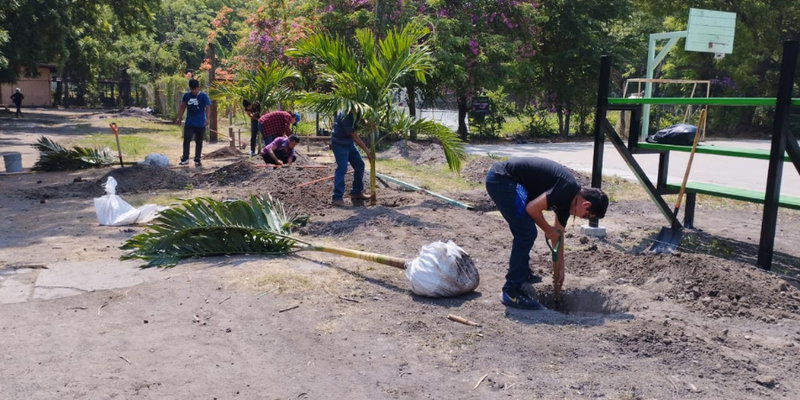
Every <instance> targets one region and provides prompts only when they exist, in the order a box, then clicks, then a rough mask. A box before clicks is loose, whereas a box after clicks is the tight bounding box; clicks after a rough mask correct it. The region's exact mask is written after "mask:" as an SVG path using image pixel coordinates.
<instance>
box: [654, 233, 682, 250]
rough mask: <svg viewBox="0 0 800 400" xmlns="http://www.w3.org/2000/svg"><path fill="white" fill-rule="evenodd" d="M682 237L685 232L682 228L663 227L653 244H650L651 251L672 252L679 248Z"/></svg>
mask: <svg viewBox="0 0 800 400" xmlns="http://www.w3.org/2000/svg"><path fill="white" fill-rule="evenodd" d="M682 238H683V232H682V231H681V230H680V229H673V228H667V227H663V228H661V232H659V233H658V236H657V237H656V240H655V242H653V245H652V246H650V252H651V253H653V254H672V253H674V252H675V250H677V248H678V244H679V243H680V242H681V239H682Z"/></svg>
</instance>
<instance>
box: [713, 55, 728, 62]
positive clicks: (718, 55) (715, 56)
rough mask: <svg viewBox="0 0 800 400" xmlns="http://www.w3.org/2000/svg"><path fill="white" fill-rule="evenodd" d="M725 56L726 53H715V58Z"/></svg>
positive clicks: (720, 58)
mask: <svg viewBox="0 0 800 400" xmlns="http://www.w3.org/2000/svg"><path fill="white" fill-rule="evenodd" d="M723 58H725V53H714V59H715V60H717V61H719V60H722V59H723Z"/></svg>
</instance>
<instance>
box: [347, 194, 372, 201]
mask: <svg viewBox="0 0 800 400" xmlns="http://www.w3.org/2000/svg"><path fill="white" fill-rule="evenodd" d="M350 198H351V199H353V200H369V199H371V197H370V196H369V195H368V194H364V192H361V193H358V194H351V195H350Z"/></svg>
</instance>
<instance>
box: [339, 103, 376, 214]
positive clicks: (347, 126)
mask: <svg viewBox="0 0 800 400" xmlns="http://www.w3.org/2000/svg"><path fill="white" fill-rule="evenodd" d="M360 119H361V118H360V116H357V115H354V113H353V112H350V113H348V114H345V113H343V112H340V113H338V114H336V118H334V120H333V131H332V132H331V150H333V157H334V158H335V159H336V171H334V173H333V201H332V202H331V204H333V205H334V206H337V207H341V206H344V200H343V197H344V177H345V175H347V164H348V163H350V165H352V166H353V188H352V190H351V191H350V198H352V199H354V200H366V199H369V196H367V195H366V194H364V160H363V159H362V158H361V154H359V152H358V149H357V148H356V144H358V147H361V149H362V150H364V153H366V154H367V158H369V160H370V161H372V156H371V155H370V153H369V149H367V146H366V145H364V142H363V141H362V140H361V138H360V137H358V133H356V128H358V125H359V123H360V122H361V121H360Z"/></svg>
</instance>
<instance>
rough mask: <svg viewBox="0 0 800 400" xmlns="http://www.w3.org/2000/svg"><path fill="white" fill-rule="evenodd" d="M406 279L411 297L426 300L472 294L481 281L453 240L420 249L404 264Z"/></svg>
mask: <svg viewBox="0 0 800 400" xmlns="http://www.w3.org/2000/svg"><path fill="white" fill-rule="evenodd" d="M406 278H408V281H409V283H410V284H411V291H412V292H414V294H418V295H420V296H428V297H451V296H460V295H462V294H466V293H469V292H472V291H473V290H475V288H476V287H478V284H480V280H481V279H480V276H479V274H478V269H477V268H476V267H475V264H474V263H473V262H472V259H471V258H470V257H469V254H467V253H466V252H464V250H462V249H461V248H460V247H458V246H457V245H456V244H455V243H453V241H452V240H450V241H448V242H447V243H442V242H435V243H430V244H427V245H425V246H423V247H422V249H421V250H420V252H419V256H418V257H417V258H415V259H413V260H411V261H409V262H408V263H407V264H406Z"/></svg>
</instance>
